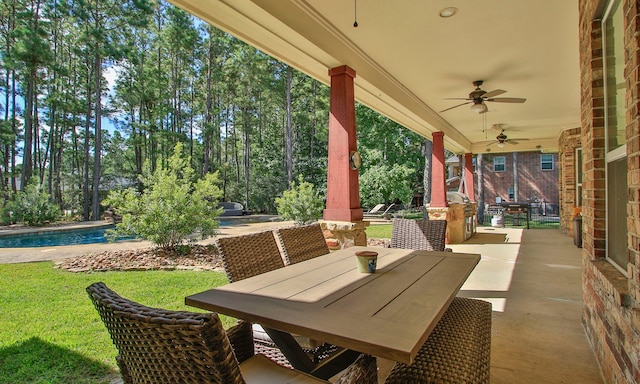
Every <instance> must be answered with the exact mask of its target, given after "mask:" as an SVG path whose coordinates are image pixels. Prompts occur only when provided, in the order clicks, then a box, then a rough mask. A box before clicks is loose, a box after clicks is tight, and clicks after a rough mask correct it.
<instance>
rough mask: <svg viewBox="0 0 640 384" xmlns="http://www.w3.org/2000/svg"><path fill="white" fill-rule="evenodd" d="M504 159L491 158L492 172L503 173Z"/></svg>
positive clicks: (499, 157) (502, 157) (501, 157)
mask: <svg viewBox="0 0 640 384" xmlns="http://www.w3.org/2000/svg"><path fill="white" fill-rule="evenodd" d="M505 164H506V161H505V158H504V156H496V157H494V158H493V171H494V172H504V171H505Z"/></svg>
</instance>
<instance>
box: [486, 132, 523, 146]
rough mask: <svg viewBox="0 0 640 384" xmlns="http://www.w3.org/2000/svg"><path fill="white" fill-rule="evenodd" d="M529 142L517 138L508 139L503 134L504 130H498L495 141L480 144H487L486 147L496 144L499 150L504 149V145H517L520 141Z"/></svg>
mask: <svg viewBox="0 0 640 384" xmlns="http://www.w3.org/2000/svg"><path fill="white" fill-rule="evenodd" d="M524 140H529V139H525V138H517V139H509V138H508V137H507V135H505V134H504V129H502V130H500V133H499V134H498V136H496V139H495V140H489V141H483V142H481V144H482V143H489V144H488V145H493V144H498V147H499V148H504V146H505V144H514V145H515V144H519V142H520V141H524Z"/></svg>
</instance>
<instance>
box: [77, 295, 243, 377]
mask: <svg viewBox="0 0 640 384" xmlns="http://www.w3.org/2000/svg"><path fill="white" fill-rule="evenodd" d="M87 292H88V293H89V297H90V298H91V300H92V301H93V304H94V306H95V307H96V309H97V310H98V313H99V314H100V317H101V318H102V321H103V322H104V324H105V325H106V327H107V329H108V331H109V334H110V335H111V339H112V340H113V343H114V344H115V346H116V348H117V349H118V353H119V355H118V356H117V357H116V360H117V363H118V366H119V367H120V373H121V375H122V379H123V381H124V383H225V384H227V383H232V384H236V383H238V384H239V383H244V380H243V378H242V375H241V373H240V368H239V365H238V361H237V360H236V356H235V355H234V351H233V349H232V347H231V344H230V343H229V339H228V338H227V335H226V333H225V331H224V328H223V327H222V323H221V322H220V319H219V317H218V315H217V314H215V313H192V312H176V311H169V310H164V309H157V308H149V307H145V306H144V305H141V304H138V303H135V302H132V301H129V300H127V299H124V298H122V297H120V296H119V295H118V294H116V293H115V292H113V291H112V290H110V289H109V288H107V286H106V285H105V284H104V283H95V284H92V285H90V286H89V287H88V288H87ZM246 329H247V331H250V328H248V327H247V328H246ZM249 340H251V339H250V338H249Z"/></svg>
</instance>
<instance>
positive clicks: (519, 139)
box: [508, 137, 529, 141]
mask: <svg viewBox="0 0 640 384" xmlns="http://www.w3.org/2000/svg"><path fill="white" fill-rule="evenodd" d="M508 140H518V141H526V140H529V139H527V138H526V137H518V138H515V139H508Z"/></svg>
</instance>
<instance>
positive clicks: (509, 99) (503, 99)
mask: <svg viewBox="0 0 640 384" xmlns="http://www.w3.org/2000/svg"><path fill="white" fill-rule="evenodd" d="M485 101H497V102H499V103H524V102H525V101H527V99H522V98H519V97H494V98H491V99H485Z"/></svg>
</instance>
